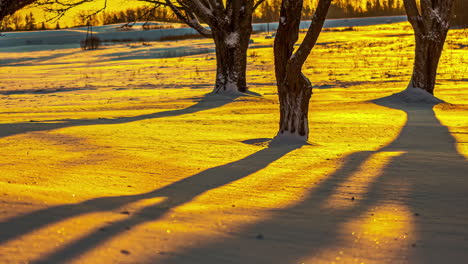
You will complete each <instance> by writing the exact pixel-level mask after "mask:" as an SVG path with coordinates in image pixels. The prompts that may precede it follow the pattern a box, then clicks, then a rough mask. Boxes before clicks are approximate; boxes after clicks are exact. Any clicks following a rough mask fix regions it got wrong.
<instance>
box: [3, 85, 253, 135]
mask: <svg viewBox="0 0 468 264" xmlns="http://www.w3.org/2000/svg"><path fill="white" fill-rule="evenodd" d="M252 94H253V93H252ZM237 97H239V96H236V95H226V96H224V95H216V94H212V93H209V94H206V95H205V96H203V97H201V98H199V99H198V102H197V103H196V104H194V105H192V106H190V107H187V108H184V109H177V110H170V111H163V112H157V113H151V114H144V115H138V116H129V117H118V118H97V119H62V120H50V121H48V122H24V123H7V124H0V138H3V137H8V136H12V135H17V134H25V133H28V132H36V131H50V130H55V129H60V128H66V127H75V126H92V125H116V124H124V123H130V122H135V121H141V120H147V119H156V118H163V117H173V116H181V115H186V114H193V113H197V112H200V111H205V110H210V109H215V108H218V107H221V106H224V105H226V104H228V103H231V102H233V101H234V100H235V99H236V98H237Z"/></svg>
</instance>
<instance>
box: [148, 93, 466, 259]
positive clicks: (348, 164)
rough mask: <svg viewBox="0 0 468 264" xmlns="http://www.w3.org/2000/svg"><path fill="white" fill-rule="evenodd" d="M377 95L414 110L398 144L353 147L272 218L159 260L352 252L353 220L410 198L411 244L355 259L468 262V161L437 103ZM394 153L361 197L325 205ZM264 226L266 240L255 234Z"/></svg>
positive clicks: (296, 256) (366, 251)
mask: <svg viewBox="0 0 468 264" xmlns="http://www.w3.org/2000/svg"><path fill="white" fill-rule="evenodd" d="M374 102H375V103H376V104H378V105H381V106H384V107H388V108H392V109H399V110H402V111H404V112H406V114H407V116H408V119H407V123H406V124H405V126H404V127H403V129H402V130H401V132H400V134H399V136H398V138H397V139H396V140H395V141H393V142H392V143H391V144H389V145H388V146H385V147H383V148H381V149H380V150H377V151H363V152H357V153H354V154H351V155H350V156H348V157H347V158H346V159H345V161H344V163H343V165H342V166H341V167H340V168H339V169H338V170H337V171H336V172H335V173H333V174H332V175H329V176H328V177H327V179H326V180H324V181H323V182H321V183H320V185H319V186H318V187H316V188H311V190H312V191H310V193H309V194H308V195H307V196H306V197H305V198H304V199H303V200H302V201H301V202H300V203H298V204H294V205H292V206H290V207H287V208H282V209H278V210H275V211H274V212H273V215H272V217H271V218H270V219H267V220H265V221H262V222H258V223H256V224H254V225H250V226H246V227H245V228H244V229H242V230H241V231H240V233H239V234H238V235H236V236H233V237H232V238H230V239H224V240H221V239H220V240H215V241H212V242H210V243H209V244H206V245H201V246H199V247H196V248H193V249H191V250H187V251H185V252H182V253H180V254H175V255H171V256H167V257H165V259H163V261H162V262H161V258H160V256H159V257H158V261H160V262H158V263H256V264H259V263H302V262H304V259H307V258H309V259H310V258H314V257H315V258H318V259H319V260H320V261H323V262H324V263H325V262H326V263H329V262H331V261H336V259H335V256H336V255H326V254H325V255H324V252H325V251H326V250H337V249H340V248H345V249H348V250H345V251H347V253H348V254H353V252H352V251H353V248H354V247H359V246H358V245H353V243H354V242H353V239H351V240H347V239H349V237H348V238H346V237H345V236H346V235H345V234H343V227H344V226H346V224H349V223H350V222H352V221H354V220H358V219H363V218H365V217H367V216H368V215H369V214H370V212H371V210H373V209H374V208H377V207H379V206H382V205H389V204H390V205H391V204H393V205H395V204H403V205H404V206H405V207H407V208H408V210H409V211H410V212H411V213H412V214H413V215H411V217H410V219H407V221H408V222H411V224H412V225H413V226H414V231H413V233H412V234H410V235H409V237H408V239H410V240H411V242H410V244H408V243H407V242H406V241H405V242H402V243H400V244H399V246H400V248H398V249H393V251H392V252H393V255H392V256H390V257H391V258H393V259H388V257H389V256H385V255H383V254H382V249H377V248H374V250H375V251H372V249H369V248H365V249H362V248H361V251H355V252H354V254H355V255H354V256H353V257H354V258H355V259H358V258H360V257H361V258H371V259H372V258H373V259H374V260H376V259H377V260H378V261H377V262H379V263H390V262H392V263H393V261H395V263H396V262H398V263H400V262H404V263H424V264H426V263H446V262H448V263H465V262H468V250H467V249H468V228H467V226H466V223H468V209H467V208H468V207H467V206H466V205H467V204H468V195H467V193H468V192H467V190H468V179H467V178H466V172H467V171H468V164H467V163H466V159H465V158H464V157H463V156H462V155H460V154H459V153H458V152H457V150H456V147H455V139H454V138H453V137H452V136H451V134H450V132H449V131H448V129H447V127H445V126H443V125H442V124H441V123H440V122H439V120H438V119H437V118H436V116H435V114H434V111H433V106H434V104H410V103H405V102H398V100H394V98H393V97H392V96H390V97H387V98H382V99H378V100H375V101H374ZM390 152H398V153H402V154H401V155H399V156H398V155H397V156H395V157H393V158H391V159H390V160H389V161H388V162H387V163H386V165H385V167H384V168H383V169H382V171H381V172H378V173H377V174H376V175H374V176H373V177H371V178H372V180H370V181H369V182H368V183H367V184H366V185H365V186H362V189H361V191H362V197H360V198H359V199H356V200H354V201H352V202H350V203H348V205H347V206H345V207H333V206H332V207H328V206H326V205H327V202H329V201H330V200H331V198H332V196H333V195H334V194H335V193H336V191H337V189H338V188H340V187H343V186H344V185H347V184H349V181H350V180H353V177H355V175H356V174H355V173H356V172H358V171H360V170H361V168H362V166H363V165H364V163H365V162H366V161H368V160H370V159H371V158H373V157H375V156H376V155H378V154H385V153H390ZM311 169H313V168H311ZM345 187H350V186H345ZM351 195H352V194H351ZM351 195H350V196H351ZM258 233H261V234H262V238H263V239H261V240H258V239H256V237H255V236H252V234H258ZM350 233H351V232H350ZM396 235H397V234H395V236H396ZM349 236H350V234H349ZM343 241H345V242H343ZM356 243H357V242H356ZM350 251H351V252H350ZM272 252H274V253H273V254H272ZM335 253H336V252H335ZM359 254H360V255H359ZM379 257H380V259H379ZM147 262H152V261H150V260H148V261H147ZM311 263H314V262H311ZM353 263H354V262H353Z"/></svg>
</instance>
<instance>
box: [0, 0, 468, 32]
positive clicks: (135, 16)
mask: <svg viewBox="0 0 468 264" xmlns="http://www.w3.org/2000/svg"><path fill="white" fill-rule="evenodd" d="M304 2H305V7H304V11H303V19H304V20H307V19H310V18H311V16H312V15H313V12H314V9H313V7H314V6H316V2H317V0H305V1H304ZM467 2H468V1H467V0H456V2H455V8H454V21H453V23H452V24H453V25H454V26H468V12H465V10H468V3H467ZM280 3H281V0H267V1H265V3H263V4H262V5H261V6H260V7H259V8H258V9H257V11H256V12H255V14H254V17H253V21H254V22H255V23H265V22H277V21H278V20H279V8H280ZM89 15H90V13H89V12H85V11H81V12H79V13H78V14H77V15H75V17H74V20H73V22H72V25H71V26H72V27H77V26H86V25H88V23H90V24H91V25H94V26H97V25H108V24H115V23H127V22H133V21H159V22H178V23H180V22H181V21H179V20H178V19H177V17H176V16H175V15H174V14H173V13H172V11H171V10H170V9H169V8H164V7H159V8H149V7H137V8H130V9H127V10H123V11H114V12H109V11H107V12H106V11H103V12H101V13H98V14H97V15H94V16H93V18H92V20H90V17H89ZM395 15H405V9H404V5H403V1H402V0H336V1H334V2H333V3H332V5H331V7H330V10H329V13H328V18H352V17H371V16H395ZM60 28H61V25H60V22H55V24H53V25H50V24H47V23H45V22H40V23H37V22H36V18H35V17H34V14H33V13H29V14H25V15H19V14H15V15H12V16H9V17H7V18H5V19H4V20H3V21H1V23H0V30H2V31H20V30H21V31H27V30H45V29H60Z"/></svg>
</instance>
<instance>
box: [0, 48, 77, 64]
mask: <svg viewBox="0 0 468 264" xmlns="http://www.w3.org/2000/svg"><path fill="white" fill-rule="evenodd" d="M79 52H81V50H79V49H76V50H74V51H72V52H62V53H56V54H52V55H48V56H42V57H26V56H22V57H21V58H14V59H2V61H1V62H0V67H2V66H8V67H16V66H33V65H37V64H38V63H44V62H46V61H48V60H54V59H57V58H61V57H66V56H70V55H74V54H76V53H79ZM54 64H65V63H50V64H49V65H54Z"/></svg>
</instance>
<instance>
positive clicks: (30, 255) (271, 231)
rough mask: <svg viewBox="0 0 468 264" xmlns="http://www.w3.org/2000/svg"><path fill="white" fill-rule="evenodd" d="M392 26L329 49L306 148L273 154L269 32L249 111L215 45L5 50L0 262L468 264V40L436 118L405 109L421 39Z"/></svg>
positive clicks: (450, 66) (443, 67)
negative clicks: (232, 93)
mask: <svg viewBox="0 0 468 264" xmlns="http://www.w3.org/2000/svg"><path fill="white" fill-rule="evenodd" d="M353 21H354V20H353ZM382 23H384V24H380V25H372V26H354V27H353V28H352V29H350V28H346V27H348V26H349V24H345V25H343V26H344V28H327V29H325V30H324V32H323V33H322V35H321V36H320V39H319V41H318V44H317V46H316V47H315V48H314V50H313V52H312V54H311V56H310V57H309V59H308V61H307V62H306V65H305V68H304V73H305V74H306V75H307V76H308V77H309V78H310V79H311V81H312V82H313V84H314V87H315V88H314V94H313V96H312V100H311V104H310V129H311V134H310V142H309V144H308V145H304V146H287V145H269V144H268V143H269V141H270V140H271V138H272V137H274V136H275V133H276V131H277V123H278V118H279V113H278V110H279V105H278V98H277V95H276V86H275V79H274V72H273V71H274V65H273V51H272V45H273V39H271V38H270V37H271V33H270V34H268V33H257V34H255V35H253V36H252V39H253V43H252V44H251V47H250V50H249V52H248V85H249V88H250V90H251V91H253V92H255V93H257V94H258V96H252V95H251V96H240V97H236V98H233V97H226V96H213V95H209V92H210V91H211V89H212V86H213V83H214V77H215V64H216V60H215V57H214V53H213V52H212V49H213V45H212V43H211V42H210V41H209V40H206V39H195V40H180V41H174V42H157V41H145V42H138V41H137V42H132V43H113V44H112V45H104V46H102V47H101V48H99V49H97V50H92V51H82V50H81V49H80V48H79V45H77V44H76V43H75V44H70V45H68V44H63V45H39V44H37V45H36V44H34V43H30V44H29V45H21V44H18V43H19V42H16V43H17V44H15V45H13V46H11V45H10V44H9V45H10V46H2V47H1V48H0V58H1V60H0V79H1V80H2V82H1V83H0V155H1V157H2V159H1V160H0V172H1V176H0V204H1V206H0V263H179V264H185V263H201V264H206V263H216V264H218V263H223V264H224V263H233V264H238V263H248V264H250V263H252V264H263V263H265V264H266V263H269V264H270V263H278V264H284V263H286V264H289V263H291V264H293V263H294V264H297V263H312V264H316V263H318V264H322V263H366V264H369V263H374V264H382V263H392V264H393V263H408V264H414V263H416V264H427V263H429V264H431V263H434V264H438V263H468V224H467V223H468V206H467V204H468V178H467V176H466V175H467V172H468V163H467V157H468V121H467V116H468V92H467V91H468V66H467V65H468V64H467V62H468V46H467V45H466V43H468V31H467V30H452V31H451V32H450V33H449V36H448V39H447V43H446V46H445V50H444V54H443V56H442V58H441V63H440V67H439V75H438V80H437V87H436V92H435V93H436V94H435V95H436V96H437V97H438V98H440V99H441V100H444V101H445V103H440V104H437V105H435V104H433V103H424V102H420V101H418V102H414V101H411V98H409V97H402V96H396V95H393V94H394V93H397V92H400V91H402V90H404V89H405V88H406V86H407V84H408V81H409V79H410V74H411V70H412V63H413V61H412V59H413V49H414V40H413V36H412V30H411V27H410V25H409V24H408V23H407V22H401V23H396V24H386V23H387V22H385V20H384V21H383V22H382ZM72 31H73V30H72ZM69 32H71V31H68V30H61V31H56V32H54V31H48V32H46V33H44V32H40V33H39V32H38V33H36V32H28V33H11V34H12V35H13V34H19V35H15V36H18V37H15V38H16V41H18V40H19V39H22V41H24V39H30V38H33V37H35V36H36V34H37V35H40V34H49V35H48V36H49V37H50V38H51V39H53V38H52V37H51V36H52V34H56V37H54V38H56V39H61V38H62V39H65V37H64V36H65V35H66V34H69ZM5 34H6V36H4V37H0V43H3V41H4V40H6V39H9V38H10V39H11V36H10V33H5ZM21 34H22V35H21ZM70 34H71V33H70ZM49 37H47V38H46V39H48V38H49ZM40 39H45V38H44V36H41V37H40ZM42 44H44V43H42ZM0 45H3V44H0ZM201 51H203V52H201ZM190 52H193V53H190Z"/></svg>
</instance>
